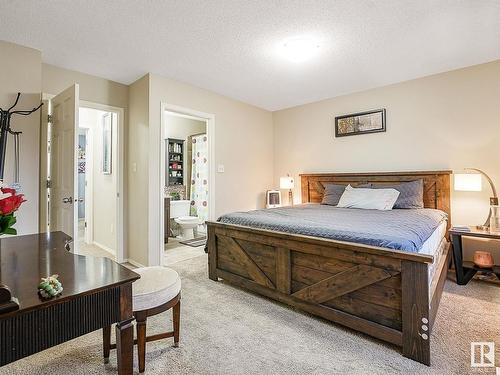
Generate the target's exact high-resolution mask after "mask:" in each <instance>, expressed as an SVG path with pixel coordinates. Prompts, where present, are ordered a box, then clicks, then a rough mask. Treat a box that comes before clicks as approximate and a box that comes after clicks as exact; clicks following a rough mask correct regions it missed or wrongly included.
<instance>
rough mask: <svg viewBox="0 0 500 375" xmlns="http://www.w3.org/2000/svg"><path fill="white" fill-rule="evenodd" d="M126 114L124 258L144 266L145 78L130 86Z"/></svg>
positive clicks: (146, 195) (147, 104)
mask: <svg viewBox="0 0 500 375" xmlns="http://www.w3.org/2000/svg"><path fill="white" fill-rule="evenodd" d="M129 114H130V115H129V132H128V147H127V149H126V155H127V161H128V164H127V170H128V183H127V186H128V230H126V232H127V234H128V258H129V260H131V261H133V262H137V263H139V264H142V265H147V264H148V186H149V185H148V178H149V169H148V160H149V155H148V152H149V149H148V139H149V75H146V76H144V77H142V78H141V79H139V80H137V81H136V82H134V83H133V84H132V85H130V88H129ZM157 220H158V218H157ZM126 222H127V221H126ZM126 227H127V226H126Z"/></svg>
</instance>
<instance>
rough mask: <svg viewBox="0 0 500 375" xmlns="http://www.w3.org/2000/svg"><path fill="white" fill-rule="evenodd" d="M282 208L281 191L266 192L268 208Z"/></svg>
mask: <svg viewBox="0 0 500 375" xmlns="http://www.w3.org/2000/svg"><path fill="white" fill-rule="evenodd" d="M276 207H281V191H279V190H268V191H267V192H266V208H276Z"/></svg>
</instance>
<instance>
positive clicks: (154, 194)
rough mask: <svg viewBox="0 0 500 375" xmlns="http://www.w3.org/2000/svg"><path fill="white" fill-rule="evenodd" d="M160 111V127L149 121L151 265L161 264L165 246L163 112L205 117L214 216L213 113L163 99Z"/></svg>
mask: <svg viewBox="0 0 500 375" xmlns="http://www.w3.org/2000/svg"><path fill="white" fill-rule="evenodd" d="M160 111H161V112H160V114H161V115H160V128H159V129H154V128H153V127H151V124H150V138H149V140H150V143H149V144H150V146H151V149H150V157H149V173H150V177H149V182H150V183H149V221H148V222H149V238H148V261H149V265H150V266H152V265H160V264H161V259H162V255H163V250H164V243H163V241H164V225H163V221H164V217H165V213H164V209H163V207H164V204H163V200H164V197H165V194H164V188H165V168H166V166H165V136H164V135H165V133H166V132H165V130H166V126H165V112H171V113H173V114H175V115H182V116H183V117H188V118H194V119H196V120H202V121H206V124H207V135H208V150H209V156H208V157H209V172H208V173H209V178H208V191H209V199H208V219H209V220H214V218H215V165H216V162H215V115H214V114H211V113H205V112H200V111H196V110H193V109H190V108H185V107H180V106H177V105H173V104H169V103H166V102H160ZM158 177H159V180H158ZM158 219H159V220H158Z"/></svg>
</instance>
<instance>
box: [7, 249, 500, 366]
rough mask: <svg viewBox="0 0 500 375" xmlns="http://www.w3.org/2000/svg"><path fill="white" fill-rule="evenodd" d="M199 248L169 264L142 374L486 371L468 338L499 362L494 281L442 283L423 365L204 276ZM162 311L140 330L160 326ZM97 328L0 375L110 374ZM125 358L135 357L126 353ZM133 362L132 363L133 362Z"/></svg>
mask: <svg viewBox="0 0 500 375" xmlns="http://www.w3.org/2000/svg"><path fill="white" fill-rule="evenodd" d="M206 264H207V260H206V256H205V255H203V256H199V257H196V258H193V259H190V260H186V261H183V262H180V263H176V264H174V265H172V267H173V268H175V269H176V270H177V271H178V272H179V273H180V274H181V277H182V283H183V299H182V315H181V322H182V323H181V346H180V347H179V348H173V347H171V344H172V343H171V341H170V340H165V341H163V342H161V341H160V342H156V343H150V344H148V349H147V363H146V373H147V374H301V375H302V374H384V375H387V374H416V373H418V374H470V373H472V374H492V375H494V374H495V371H494V369H487V370H486V369H482V370H472V369H471V368H470V367H469V366H470V365H469V364H470V358H469V355H470V342H471V341H496V344H497V365H500V352H499V351H498V349H499V347H500V288H498V287H495V286H492V285H488V284H484V283H479V282H471V283H470V284H469V285H467V286H466V287H460V286H457V285H455V284H453V283H452V282H447V284H446V288H445V292H444V293H443V299H442V302H441V306H440V309H439V313H438V317H437V322H436V324H435V327H434V331H433V334H432V348H431V350H432V362H433V364H432V367H430V368H429V367H426V366H424V365H421V364H419V363H416V362H414V361H411V360H409V359H406V358H404V357H402V356H401V355H400V354H399V352H398V350H397V349H396V348H394V347H392V346H390V345H386V344H384V343H382V342H380V341H377V340H374V339H371V338H369V337H367V336H364V335H361V334H357V333H354V332H352V331H350V330H347V329H343V328H341V327H339V326H336V325H333V324H330V323H328V322H326V321H323V320H321V319H316V318H314V317H311V316H309V315H306V314H303V313H300V312H298V311H294V310H292V309H290V308H287V307H285V306H283V305H280V304H277V303H274V302H272V301H270V300H267V299H265V298H262V297H259V296H257V295H254V294H251V293H248V292H245V291H242V290H240V289H237V288H234V287H232V286H230V285H228V284H225V283H223V282H218V283H215V282H213V281H210V280H209V279H208V278H207V276H206V274H207V267H206ZM170 317H171V315H170V312H167V313H164V314H162V315H159V316H157V317H154V318H152V319H150V322H149V328H150V331H149V332H159V331H160V330H162V329H163V327H165V326H166V325H167V324H168V325H169V326H170V324H171V320H170ZM115 359H116V358H115V357H114V354H112V357H111V363H110V364H108V365H103V364H102V360H101V335H100V332H96V333H92V334H89V335H86V336H83V337H81V338H78V339H76V340H73V341H71V342H69V343H66V344H63V345H60V346H58V347H55V348H52V349H50V350H47V351H45V352H43V353H39V354H37V355H34V356H32V357H29V358H26V359H23V360H20V361H18V362H16V363H13V364H10V365H8V366H6V367H3V368H1V369H0V374H9V375H14V374H71V375H79V374H113V373H115V371H116V366H115V363H116V361H115ZM135 366H137V363H136V362H135ZM135 369H136V370H137V367H135Z"/></svg>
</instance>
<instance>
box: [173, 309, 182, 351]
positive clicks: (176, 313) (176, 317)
mask: <svg viewBox="0 0 500 375" xmlns="http://www.w3.org/2000/svg"><path fill="white" fill-rule="evenodd" d="M172 316H173V323H174V346H175V347H178V346H179V330H180V325H181V324H180V323H181V301H180V300H179V301H178V302H177V304H176V305H175V306H174V307H173V308H172Z"/></svg>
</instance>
